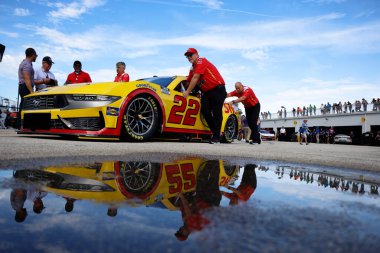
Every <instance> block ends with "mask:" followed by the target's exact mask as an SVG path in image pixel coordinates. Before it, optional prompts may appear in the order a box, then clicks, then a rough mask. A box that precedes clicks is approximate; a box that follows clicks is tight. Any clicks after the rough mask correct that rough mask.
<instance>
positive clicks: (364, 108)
mask: <svg viewBox="0 0 380 253" xmlns="http://www.w3.org/2000/svg"><path fill="white" fill-rule="evenodd" d="M362 105H363V111H365V112H366V111H367V105H368V101H367V100H365V99H364V98H363V99H362Z"/></svg>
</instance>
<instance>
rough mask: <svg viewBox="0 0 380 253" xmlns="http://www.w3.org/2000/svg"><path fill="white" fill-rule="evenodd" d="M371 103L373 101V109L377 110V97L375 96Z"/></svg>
mask: <svg viewBox="0 0 380 253" xmlns="http://www.w3.org/2000/svg"><path fill="white" fill-rule="evenodd" d="M371 103H372V111H377V103H376V98H373V99H372V102H371Z"/></svg>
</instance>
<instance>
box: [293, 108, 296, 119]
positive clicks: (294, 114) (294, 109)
mask: <svg viewBox="0 0 380 253" xmlns="http://www.w3.org/2000/svg"><path fill="white" fill-rule="evenodd" d="M292 113H293V117H295V116H296V108H294V107H293V110H292Z"/></svg>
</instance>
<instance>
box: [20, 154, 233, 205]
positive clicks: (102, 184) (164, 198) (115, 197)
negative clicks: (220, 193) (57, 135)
mask: <svg viewBox="0 0 380 253" xmlns="http://www.w3.org/2000/svg"><path fill="white" fill-rule="evenodd" d="M207 163H208V161H206V160H204V159H200V158H186V159H182V160H177V161H173V162H168V163H153V162H143V161H117V162H104V163H94V164H91V165H73V166H67V167H46V168H43V169H41V170H18V171H16V172H15V177H16V178H20V179H23V180H25V181H27V182H33V183H35V184H38V185H40V187H41V188H42V190H43V191H47V192H50V193H54V194H57V195H61V196H65V197H69V198H73V199H88V200H92V201H98V202H104V203H119V204H121V203H128V204H131V205H136V204H143V205H154V206H162V205H164V206H165V207H166V208H170V209H176V207H175V202H176V199H177V195H178V193H180V192H184V193H186V192H192V191H195V188H196V183H197V175H198V174H199V172H200V171H201V170H202V168H203V167H204V166H205V165H206V164H207ZM217 164H218V165H219V166H218V168H215V169H218V170H219V172H218V174H219V185H221V186H222V185H227V184H228V183H229V182H230V181H231V178H232V177H234V176H236V175H237V172H238V168H239V166H231V165H227V164H225V163H224V162H223V161H222V160H219V162H218V163H217Z"/></svg>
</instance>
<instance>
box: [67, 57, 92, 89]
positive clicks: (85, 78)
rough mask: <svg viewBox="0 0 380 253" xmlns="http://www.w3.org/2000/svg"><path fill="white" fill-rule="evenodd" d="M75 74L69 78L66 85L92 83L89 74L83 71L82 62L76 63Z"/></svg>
mask: <svg viewBox="0 0 380 253" xmlns="http://www.w3.org/2000/svg"><path fill="white" fill-rule="evenodd" d="M73 68H74V72H72V73H70V74H69V75H68V76H67V79H66V82H65V84H74V83H91V82H92V80H91V77H90V75H89V74H88V73H87V72H84V71H82V63H81V62H80V61H78V60H77V61H74V64H73Z"/></svg>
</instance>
